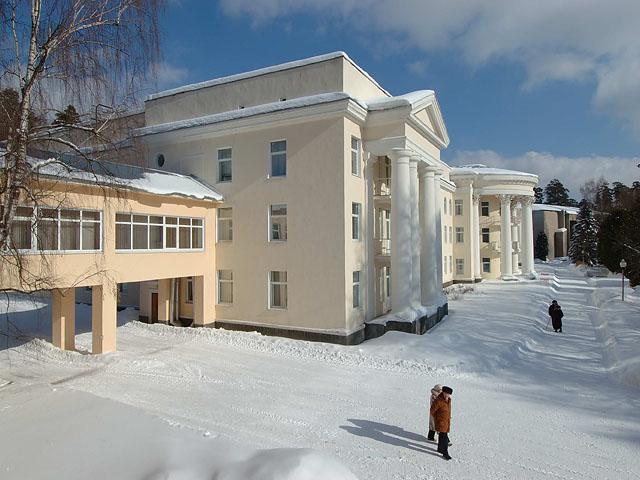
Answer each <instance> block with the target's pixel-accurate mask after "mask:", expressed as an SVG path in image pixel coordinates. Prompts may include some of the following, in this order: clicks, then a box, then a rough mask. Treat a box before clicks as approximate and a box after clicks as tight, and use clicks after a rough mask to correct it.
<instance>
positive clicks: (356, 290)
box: [351, 270, 362, 308]
mask: <svg viewBox="0 0 640 480" xmlns="http://www.w3.org/2000/svg"><path fill="white" fill-rule="evenodd" d="M356 274H357V280H356ZM352 275H353V276H352V296H353V298H352V301H351V305H352V308H362V301H361V300H362V299H361V296H360V295H361V289H360V285H361V282H362V281H361V277H362V270H354V271H353V274H352Z"/></svg>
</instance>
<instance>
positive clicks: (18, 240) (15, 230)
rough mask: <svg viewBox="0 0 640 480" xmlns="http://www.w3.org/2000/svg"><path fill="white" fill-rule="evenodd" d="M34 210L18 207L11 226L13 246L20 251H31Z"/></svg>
mask: <svg viewBox="0 0 640 480" xmlns="http://www.w3.org/2000/svg"><path fill="white" fill-rule="evenodd" d="M32 224H33V208H31V207H16V213H15V216H14V217H13V222H12V224H11V246H12V247H13V248H16V249H19V250H31V244H32V243H31V240H32V239H31V234H32V232H33V230H32Z"/></svg>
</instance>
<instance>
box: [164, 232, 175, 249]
mask: <svg viewBox="0 0 640 480" xmlns="http://www.w3.org/2000/svg"><path fill="white" fill-rule="evenodd" d="M176 230H177V229H176V227H167V228H166V235H167V238H166V239H165V248H176V247H177V246H178V245H177V243H176V240H177V233H176Z"/></svg>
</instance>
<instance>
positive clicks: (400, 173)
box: [389, 149, 412, 313]
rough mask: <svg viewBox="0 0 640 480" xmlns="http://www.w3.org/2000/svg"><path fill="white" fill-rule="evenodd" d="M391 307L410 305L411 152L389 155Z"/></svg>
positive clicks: (394, 150)
mask: <svg viewBox="0 0 640 480" xmlns="http://www.w3.org/2000/svg"><path fill="white" fill-rule="evenodd" d="M389 156H390V157H391V308H392V310H393V312H395V313H400V312H402V311H403V310H405V309H406V308H408V307H409V306H410V304H411V285H412V283H411V204H410V201H411V192H410V185H409V184H410V180H409V177H410V172H409V170H410V169H409V157H410V156H411V152H410V151H409V150H403V149H393V150H392V151H391V154H390V155H389Z"/></svg>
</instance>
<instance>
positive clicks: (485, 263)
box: [482, 257, 491, 273]
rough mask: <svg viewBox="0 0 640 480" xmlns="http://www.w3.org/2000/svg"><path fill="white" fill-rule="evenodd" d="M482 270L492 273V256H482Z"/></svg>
mask: <svg viewBox="0 0 640 480" xmlns="http://www.w3.org/2000/svg"><path fill="white" fill-rule="evenodd" d="M482 271H483V272H484V273H491V259H490V258H484V257H483V258H482Z"/></svg>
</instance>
